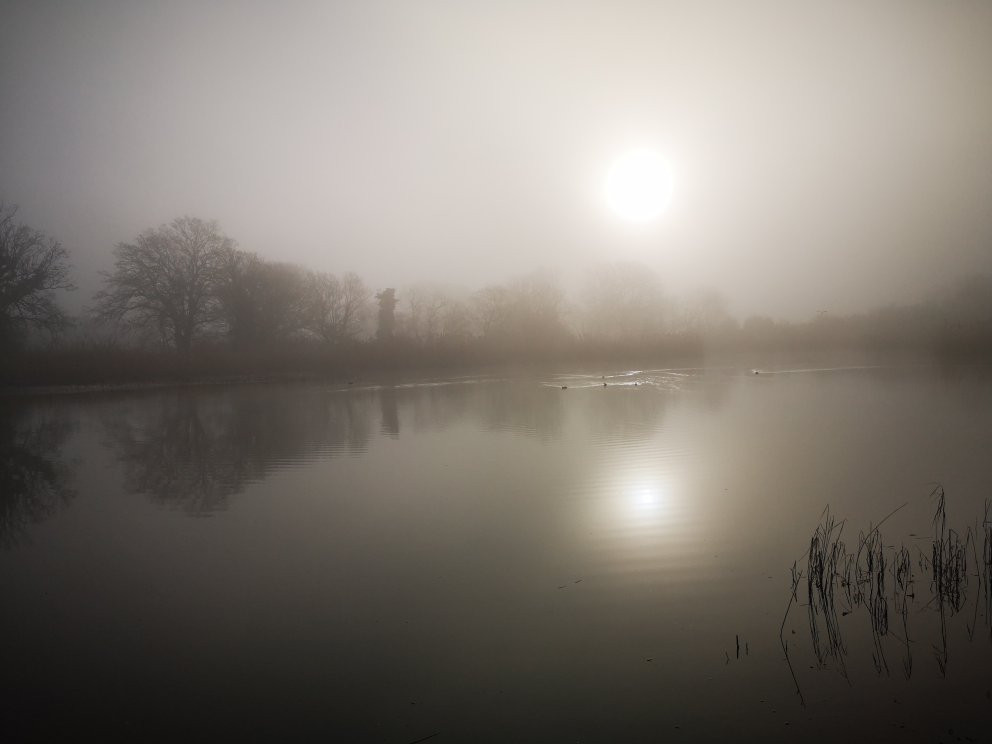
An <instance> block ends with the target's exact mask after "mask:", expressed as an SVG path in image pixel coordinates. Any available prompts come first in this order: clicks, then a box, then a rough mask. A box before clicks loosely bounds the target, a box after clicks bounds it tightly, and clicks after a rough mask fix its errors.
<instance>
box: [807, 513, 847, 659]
mask: <svg viewBox="0 0 992 744" xmlns="http://www.w3.org/2000/svg"><path fill="white" fill-rule="evenodd" d="M843 531H844V523H843V522H840V523H838V522H836V521H835V520H834V518H833V516H832V515H831V514H830V509H829V508H828V509H827V510H826V511H825V512H824V515H823V520H822V522H821V523H820V524H818V525H817V527H816V529H815V530H814V531H813V536H812V537H811V538H810V542H809V552H808V553H807V561H806V587H807V596H808V599H809V603H808V605H807V610H808V613H809V628H810V637H811V638H812V640H813V651H814V653H815V654H816V660H817V664H818V665H819V666H821V667H822V666H824V664H825V662H826V659H827V658H828V657H829V658H831V659H833V660H834V661H836V662H837V663H838V664H840V666H841V669H843V664H844V655H845V654H846V653H847V649H846V648H845V647H844V639H843V636H842V635H841V633H840V626H839V622H838V620H839V618H838V614H837V603H836V595H835V593H834V590H835V587H836V585H837V578H838V577H839V576H840V575H841V574H840V571H839V570H838V568H839V567H840V565H841V563H842V561H843V558H844V555H845V548H844V543H843V542H841V539H840V536H841V533H842V532H843ZM820 618H822V621H823V627H824V630H825V631H826V639H825V640H826V643H824V642H823V640H822V639H821V635H820Z"/></svg>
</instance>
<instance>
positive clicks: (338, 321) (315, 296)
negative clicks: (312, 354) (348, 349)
mask: <svg viewBox="0 0 992 744" xmlns="http://www.w3.org/2000/svg"><path fill="white" fill-rule="evenodd" d="M371 300H372V291H371V290H370V289H369V288H368V286H367V285H366V284H365V282H364V281H363V280H362V278H361V277H360V276H358V275H357V274H352V273H350V272H349V273H347V274H345V275H343V276H342V277H341V278H340V279H338V278H337V277H336V276H334V274H324V273H317V272H312V273H310V274H309V275H308V277H307V290H306V300H305V303H304V304H305V308H306V309H305V312H304V316H305V319H306V327H307V328H308V329H309V330H310V331H311V332H312V333H315V334H316V335H317V336H319V337H320V338H322V339H323V340H324V341H326V342H327V343H329V344H335V343H341V342H343V341H349V340H351V339H354V338H357V337H358V336H359V334H360V333H361V332H362V329H363V327H364V325H365V322H366V320H368V317H369V311H370V302H371Z"/></svg>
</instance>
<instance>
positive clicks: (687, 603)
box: [0, 368, 992, 741]
mask: <svg viewBox="0 0 992 744" xmlns="http://www.w3.org/2000/svg"><path fill="white" fill-rule="evenodd" d="M597 372H599V374H596V373H597ZM773 373H774V374H773ZM604 381H605V382H606V383H607V386H606V387H605V388H604V387H603V385H602V382H604ZM563 388H566V389H563ZM989 390H990V388H989V386H988V384H987V379H986V378H985V377H982V376H978V377H976V376H974V375H972V376H964V377H960V376H950V377H948V376H947V375H942V374H940V373H937V372H935V371H934V370H932V369H929V368H915V369H913V368H901V369H893V368H890V369H866V368H860V369H846V370H808V371H807V370H803V369H795V368H792V369H791V371H787V370H781V371H778V370H767V371H766V373H765V374H763V375H754V374H753V373H751V372H750V371H749V370H746V369H740V368H725V369H710V370H700V369H679V370H644V371H623V370H614V371H612V372H611V371H609V370H589V371H587V372H583V373H582V374H578V373H567V374H559V375H554V376H544V377H537V378H535V377H520V376H517V377H511V378H507V377H490V378H465V377H462V378H451V379H434V380H427V381H423V382H416V381H409V382H405V383H400V384H395V383H389V384H361V383H359V384H356V385H351V386H348V385H342V386H338V387H335V386H323V385H283V386H278V385H267V386H237V387H228V388H218V389H211V388H200V389H196V388H192V389H189V388H187V389H176V390H166V391H160V392H144V393H130V394H114V395H108V396H102V397H83V398H61V399H57V400H55V401H53V402H44V401H40V400H39V401H27V400H25V401H22V402H20V403H19V404H17V405H16V406H15V407H14V408H13V409H11V411H12V415H11V416H10V417H8V418H6V419H5V420H6V421H8V422H9V423H8V424H7V426H8V428H9V429H10V431H11V434H10V436H6V437H5V438H4V444H3V448H4V457H5V462H15V461H17V462H21V461H23V460H24V458H25V457H26V454H25V452H30V451H31V447H32V443H33V442H36V441H39V440H40V438H42V437H48V439H47V440H46V442H47V446H46V455H45V457H46V458H47V459H46V460H43V461H42V462H43V463H48V464H44V465H42V466H41V467H43V468H46V469H44V470H42V471H40V472H42V473H47V475H44V476H43V477H41V478H19V479H17V480H16V481H13V482H14V483H16V484H18V485H17V486H16V487H15V488H14V490H13V491H11V490H10V489H7V490H5V492H4V509H3V514H4V520H3V537H4V542H5V545H6V546H7V547H6V548H5V550H4V553H3V554H2V559H0V582H2V584H3V586H4V587H5V591H6V600H7V602H8V603H9V606H11V607H17V608H18V610H19V611H18V612H16V613H7V614H5V615H4V620H3V629H4V631H5V633H6V634H7V636H8V637H17V638H19V639H20V642H19V643H18V644H16V645H15V646H13V647H11V649H9V650H8V652H7V658H8V662H9V663H7V664H5V665H4V672H3V677H2V686H3V690H4V695H5V698H6V699H7V700H8V701H11V706H10V708H9V710H10V711H11V712H10V714H9V716H8V723H12V724H13V726H14V728H13V729H12V730H14V731H35V732H38V731H46V730H47V731H50V732H59V731H63V732H64V731H67V730H71V728H72V727H76V726H82V727H84V728H85V727H88V726H99V727H100V729H101V730H103V731H115V732H128V731H141V732H146V733H147V732H148V731H158V732H160V733H161V735H162V736H164V737H167V736H175V735H187V736H189V735H195V736H201V735H203V736H206V735H211V734H219V733H221V732H225V733H224V735H231V733H232V732H241V733H245V734H247V732H249V731H252V732H256V733H257V732H258V731H262V732H269V733H272V734H273V735H275V733H276V732H281V733H280V734H279V735H292V736H307V737H309V736H314V735H321V736H331V737H332V738H333V737H339V736H346V737H351V738H356V739H366V740H384V741H414V740H416V739H418V738H420V737H423V736H428V735H431V734H434V733H438V737H437V738H438V739H439V740H441V737H444V739H446V740H452V741H459V740H469V739H471V740H482V741H489V740H493V741H496V740H505V739H507V738H509V739H512V740H519V741H548V740H566V739H568V738H574V737H580V738H582V739H583V740H589V741H615V740H616V739H617V737H620V738H623V739H624V740H625V741H654V740H657V738H658V736H659V735H663V736H665V737H667V738H674V739H675V740H681V739H685V740H692V741H697V740H713V741H715V740H717V739H720V738H725V737H727V736H730V735H734V736H740V735H746V736H747V737H749V738H750V737H759V736H760V737H761V738H766V739H771V740H782V741H785V740H790V739H791V738H792V737H794V736H803V737H804V738H806V739H808V740H811V741H832V740H834V739H835V738H836V737H837V736H839V735H841V734H842V733H843V732H844V731H850V730H851V729H852V728H855V729H857V730H859V731H863V732H868V733H871V734H872V735H874V736H881V737H886V738H887V737H888V736H890V735H892V734H893V733H894V732H896V731H897V730H898V731H902V733H903V734H904V735H908V736H912V737H923V738H926V737H930V736H935V735H938V734H941V733H943V732H944V731H946V729H947V728H948V727H951V728H953V729H954V730H955V731H956V732H960V733H961V735H969V736H977V735H980V733H981V731H982V730H983V728H982V727H983V726H984V722H985V721H986V712H987V706H988V701H987V699H986V695H987V688H988V679H987V675H986V674H985V672H984V670H985V669H986V668H987V664H988V662H989V660H990V659H989V657H990V654H992V640H990V638H992V635H990V630H989V625H988V622H989V617H988V609H987V604H986V601H985V592H987V591H988V590H987V588H984V587H983V584H982V581H983V580H982V579H981V577H980V575H979V574H980V567H981V559H980V558H979V561H978V563H977V564H972V565H971V567H970V568H969V571H970V572H977V573H976V576H975V578H973V579H972V580H971V581H970V583H968V584H967V588H966V591H965V597H964V599H963V600H962V602H961V604H960V609H959V611H953V610H951V609H949V610H948V616H947V618H946V631H945V632H946V666H945V668H944V669H943V671H942V670H941V664H939V663H938V660H937V658H936V656H935V653H934V648H935V647H939V646H940V644H941V632H940V628H939V626H938V625H936V624H935V620H934V618H935V615H934V614H933V613H932V612H930V611H929V610H927V609H926V608H925V607H924V605H926V603H927V602H928V601H929V590H928V588H927V583H928V582H927V580H926V578H925V574H924V573H923V572H922V571H920V570H919V569H918V570H917V571H916V574H915V575H916V577H917V578H916V581H917V584H916V594H917V595H918V599H915V600H913V601H915V604H912V605H911V606H912V607H913V614H912V616H911V618H912V619H911V622H912V624H911V626H910V627H911V644H912V653H913V668H912V674H911V676H909V677H907V676H906V675H905V674H904V673H903V671H902V669H901V664H902V659H903V656H904V653H905V649H904V646H903V644H902V642H901V640H900V639H901V638H902V636H901V635H900V631H901V629H897V627H898V626H897V623H896V619H897V618H898V614H897V613H896V611H895V610H894V609H893V611H892V618H893V622H892V630H891V631H890V633H889V634H888V635H886V636H885V637H884V638H883V642H884V643H885V650H886V653H887V657H886V658H887V661H888V665H889V670H888V671H884V670H883V671H879V670H878V669H877V668H876V664H875V663H873V655H872V640H871V639H872V635H871V627H872V626H871V623H870V622H869V621H868V617H867V615H865V614H864V613H863V611H862V610H860V609H859V608H858V607H857V606H854V607H851V608H850V609H851V610H853V611H852V612H850V613H848V612H845V613H844V614H843V616H841V614H840V610H838V618H839V620H838V623H839V624H840V627H841V630H842V632H843V640H844V650H845V656H844V658H843V674H842V673H841V668H840V666H839V664H838V662H837V661H836V660H835V661H833V662H831V659H830V657H827V662H831V663H818V662H817V656H816V653H815V652H814V651H815V649H814V647H813V645H812V640H811V635H810V627H809V625H808V622H807V619H806V618H807V608H806V607H805V600H804V597H803V595H800V598H801V600H802V602H801V606H800V607H798V608H796V609H794V610H793V611H792V612H791V613H790V615H789V616H788V617H787V618H786V620H787V622H786V624H785V625H784V626H783V625H782V623H783V617H784V613H785V610H786V607H787V603H788V601H789V597H790V593H791V588H790V587H791V579H790V568H791V567H792V566H793V563H794V562H796V561H799V563H800V565H801V566H805V563H804V561H805V559H804V558H803V553H804V551H807V549H808V548H809V547H810V535H811V534H812V532H813V530H814V528H815V527H816V525H817V524H818V522H819V520H821V519H822V516H823V510H824V507H825V506H827V505H829V507H830V509H831V512H832V513H833V514H836V515H843V516H841V517H840V518H841V519H847V520H848V525H849V526H848V527H847V530H848V531H849V533H847V539H848V541H849V545H850V546H852V550H853V546H854V545H856V543H857V541H856V539H855V537H854V536H855V535H856V534H857V532H858V530H859V529H861V530H867V529H869V527H868V525H869V524H871V525H877V524H878V523H879V521H880V520H882V519H883V518H884V517H885V516H886V515H887V514H889V513H890V512H891V511H893V510H895V509H898V507H900V506H902V505H905V506H903V508H902V509H901V510H899V511H898V513H897V514H896V515H894V516H893V517H891V518H890V519H889V520H887V521H886V522H885V524H884V526H883V527H882V529H883V530H884V534H885V535H886V536H887V538H888V539H887V541H886V544H888V543H889V542H895V543H898V542H899V541H905V542H906V543H907V544H913V541H914V540H916V541H917V542H916V544H918V545H922V546H923V548H924V549H925V550H929V548H928V547H927V546H928V543H925V542H922V537H921V536H923V535H927V534H929V533H930V532H931V531H932V530H931V526H932V525H931V519H932V516H933V510H934V507H935V504H934V502H933V499H932V498H931V497H930V495H931V491H932V489H933V485H932V481H934V480H939V481H940V482H941V484H942V485H943V487H944V489H945V490H946V495H947V496H946V500H947V514H948V520H949V523H950V524H952V525H953V526H954V528H955V529H958V530H959V531H960V533H961V534H962V535H963V534H965V530H966V528H967V527H968V526H969V525H971V526H975V525H979V527H980V524H981V520H982V519H983V518H984V517H983V509H984V503H985V501H984V500H985V499H986V498H988V482H987V481H988V472H987V468H986V467H985V460H986V457H985V452H984V449H983V448H982V446H980V444H979V442H980V441H981V438H980V434H981V432H984V431H986V430H987V429H988V428H989V426H990V425H992V420H990V418H989V415H988V412H990V411H992V405H990V404H992V400H990V399H989ZM52 437H54V439H53V438H52ZM30 489H34V490H30ZM976 534H980V529H979V532H977V533H976ZM911 535H912V536H911ZM977 539H979V540H980V537H979V538H977ZM981 550H982V546H981V543H980V542H979V544H978V547H977V551H978V555H979V556H980V555H981ZM914 560H916V554H915V552H914ZM53 565H58V566H59V569H58V571H55V572H53V571H52V566H53ZM891 583H892V582H891V581H890V584H891ZM802 586H803V587H805V583H803V584H802ZM803 591H805V589H803ZM838 591H840V590H838ZM888 592H889V590H887V591H886V596H887V597H888V596H889V594H888ZM838 601H840V600H838ZM841 609H843V608H841ZM780 627H782V628H784V631H783V632H784V634H785V638H786V640H787V642H788V644H789V654H788V657H789V660H790V661H791V662H792V667H793V669H792V671H790V667H789V665H788V664H787V662H786V658H785V657H784V655H783V653H782V648H781V645H780V635H779V634H780ZM738 643H739V647H738ZM792 674H795V675H796V681H794V679H793V676H792ZM797 683H798V685H799V686H800V687H801V695H802V697H801V698H800V696H799V695H798V694H797V692H796V687H797ZM207 701H210V702H209V704H208V703H207ZM923 701H926V702H925V704H923ZM803 702H805V707H804V706H803ZM259 710H265V711H266V713H265V715H264V716H259V715H258V711H259ZM903 727H905V728H904V729H903Z"/></svg>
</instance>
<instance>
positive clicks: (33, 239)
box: [0, 205, 992, 356]
mask: <svg viewBox="0 0 992 744" xmlns="http://www.w3.org/2000/svg"><path fill="white" fill-rule="evenodd" d="M103 279H104V281H103V287H102V289H100V291H99V292H97V294H96V295H95V297H94V298H93V302H92V304H91V307H90V308H89V310H88V312H87V313H86V314H85V316H84V317H83V318H81V319H76V321H77V322H76V323H75V329H76V337H77V339H78V338H79V337H85V338H89V339H91V340H92V339H100V342H101V343H102V344H103V345H107V344H108V343H114V344H117V345H124V346H130V347H144V348H160V349H161V348H168V349H171V350H173V351H174V352H177V353H178V355H180V356H182V355H189V354H190V353H191V352H192V351H193V350H194V348H196V347H198V346H201V347H202V346H213V347H216V346H217V345H222V346H224V347H226V348H230V349H240V350H264V349H267V348H275V347H285V346H286V345H287V344H298V345H316V346H319V347H323V348H326V349H329V350H335V351H336V352H340V353H344V352H345V351H346V350H352V351H353V350H355V349H356V348H357V347H359V346H369V345H374V346H378V347H380V348H381V347H389V348H393V349H400V348H404V349H410V348H412V347H418V348H421V349H435V350H436V349H440V348H448V349H451V348H460V349H465V348H484V349H488V350H490V351H492V352H494V353H500V352H503V353H510V352H513V353H517V354H524V355H526V354H527V353H534V354H537V353H538V352H539V353H540V354H541V355H543V356H547V355H548V354H553V353H554V352H555V350H561V349H565V348H568V349H572V350H573V351H574V349H575V348H576V346H577V345H578V346H581V347H583V348H585V349H595V350H599V351H602V352H604V353H609V352H617V353H625V352H630V351H631V350H639V351H645V350H650V349H652V348H655V349H662V348H675V349H682V350H685V349H686V348H689V347H688V346H687V343H686V342H687V341H694V342H701V341H707V342H709V343H715V344H718V345H722V346H725V347H728V348H760V349H769V348H795V347H801V346H803V345H819V346H844V345H849V346H850V345H858V344H860V345H875V346H885V345H893V344H895V345H899V344H902V345H906V346H913V345H925V344H931V345H932V344H933V343H935V342H937V341H940V342H941V343H944V344H945V345H947V344H948V343H951V342H953V343H958V344H959V345H962V346H969V347H975V346H977V347H981V348H986V349H987V348H992V278H990V277H988V276H972V277H968V278H967V279H965V280H962V281H961V282H959V284H958V285H957V286H955V287H954V288H953V289H952V290H950V291H947V292H944V293H943V294H941V295H937V296H934V297H933V298H931V299H929V300H928V301H926V302H923V303H919V304H916V305H907V306H900V307H890V308H882V309H878V310H874V311H871V312H869V313H864V314H861V315H847V316H835V315H831V314H829V313H821V314H818V315H817V316H816V317H815V318H813V319H811V320H810V321H808V322H805V323H781V322H776V321H774V320H772V319H771V318H767V317H760V316H752V317H749V318H748V319H746V320H745V321H744V322H743V323H739V322H738V321H737V320H736V319H734V318H733V317H732V316H731V315H730V313H729V312H728V310H727V307H726V303H725V302H724V300H723V298H722V297H721V295H719V294H718V293H715V292H705V291H702V292H697V293H695V294H694V295H691V296H689V297H686V298H681V299H679V300H676V299H674V298H671V297H668V296H667V295H666V294H665V293H664V292H663V291H662V286H661V282H660V280H659V278H658V276H657V275H656V274H654V273H653V272H651V271H650V270H648V269H646V268H645V267H643V266H639V265H633V264H609V265H605V266H600V267H597V268H596V270H594V271H592V272H590V274H589V276H588V278H587V281H586V282H585V284H584V285H583V287H582V289H581V291H580V292H579V293H578V295H577V296H576V297H574V298H567V297H566V296H565V293H564V292H563V291H562V289H561V287H560V286H559V284H558V283H557V282H556V281H555V279H554V277H553V276H551V275H549V274H547V273H542V272H536V273H533V274H530V275H527V276H523V277H519V278H516V279H513V280H511V281H508V282H505V283H502V284H492V285H488V286H485V287H483V288H481V289H479V290H477V291H474V292H468V291H465V290H461V289H458V288H452V287H446V286H443V285H439V284H431V283H421V284H417V285H414V286H411V287H407V288H404V289H400V290H398V289H397V288H395V287H386V288H382V289H380V290H378V291H374V290H373V289H371V288H370V287H369V286H368V285H367V284H366V283H365V281H364V280H363V279H362V278H361V277H359V276H358V275H356V274H354V273H344V274H341V275H335V274H332V273H327V272H319V271H312V270H307V269H305V268H303V267H300V266H296V265H291V264H287V263H281V262H275V261H269V260H266V259H264V258H262V257H260V256H258V255H256V254H254V253H250V252H247V251H244V250H241V249H239V248H238V246H237V244H236V242H235V241H234V240H233V239H232V238H230V237H229V236H227V235H225V234H224V232H223V231H222V230H221V229H220V227H219V226H218V224H217V223H216V222H211V221H206V220H202V219H199V218H196V217H180V218H177V219H175V220H173V221H172V222H170V223H168V224H166V225H162V226H160V227H157V228H153V229H148V230H145V231H143V232H142V233H140V234H139V235H137V236H136V237H135V238H134V239H133V240H131V241H128V242H121V243H119V244H117V246H116V247H115V248H114V264H113V268H112V270H111V271H109V272H107V273H105V274H104V277H103ZM72 289H74V284H73V282H72V280H71V268H70V263H69V254H68V252H67V251H66V250H65V248H64V247H63V246H62V245H61V244H60V243H59V242H58V241H56V240H53V239H52V238H49V237H48V236H46V235H44V234H43V233H41V232H39V231H37V230H34V229H33V228H30V227H28V226H26V225H23V224H20V223H19V222H18V220H17V219H16V209H15V208H13V207H11V206H4V205H0V344H2V345H3V347H4V348H8V349H14V348H16V347H17V346H19V345H21V346H23V345H24V343H25V342H26V341H27V340H28V339H29V338H30V337H31V336H32V334H35V335H37V334H39V333H45V334H47V335H48V336H54V335H57V334H58V333H60V332H64V331H66V330H67V329H69V328H70V327H72V326H73V323H72V322H71V320H70V318H68V317H67V316H66V314H65V313H64V312H63V311H62V310H61V308H60V307H59V305H58V303H57V293H58V292H60V291H67V290H72Z"/></svg>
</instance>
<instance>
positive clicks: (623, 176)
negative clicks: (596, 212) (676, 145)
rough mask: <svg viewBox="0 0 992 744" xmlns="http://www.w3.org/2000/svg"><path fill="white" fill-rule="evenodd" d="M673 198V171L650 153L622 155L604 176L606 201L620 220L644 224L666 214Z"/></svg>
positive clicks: (663, 160)
mask: <svg viewBox="0 0 992 744" xmlns="http://www.w3.org/2000/svg"><path fill="white" fill-rule="evenodd" d="M671 196H672V171H671V168H670V167H669V165H668V163H667V162H666V161H665V159H664V158H663V157H662V156H661V155H659V154H658V153H657V152H655V151H653V150H647V149H640V150H631V151H629V152H626V153H624V154H623V155H621V156H620V157H618V158H617V159H616V160H614V161H613V165H612V166H610V171H609V173H608V174H607V176H606V201H607V203H608V204H609V205H610V208H611V209H612V210H613V211H614V212H615V213H616V214H617V215H618V216H620V217H622V218H624V219H626V220H630V221H632V222H647V221H648V220H652V219H654V218H655V217H658V216H660V215H661V214H662V212H664V211H665V208H666V207H667V206H668V202H669V200H670V199H671Z"/></svg>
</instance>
